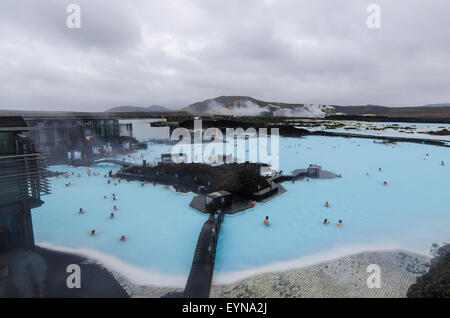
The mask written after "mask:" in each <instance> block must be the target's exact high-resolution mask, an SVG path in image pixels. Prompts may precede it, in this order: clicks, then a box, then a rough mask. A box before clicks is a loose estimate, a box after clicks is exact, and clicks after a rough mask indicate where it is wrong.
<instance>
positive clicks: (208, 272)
mask: <svg viewBox="0 0 450 318" xmlns="http://www.w3.org/2000/svg"><path fill="white" fill-rule="evenodd" d="M223 218H224V214H223V213H219V214H214V213H212V214H211V215H210V216H209V218H208V220H207V221H206V222H205V224H203V227H202V230H201V231H200V235H199V237H198V241H197V247H196V248H195V254H194V260H193V261H192V267H191V271H190V273H189V278H188V281H187V283H186V288H185V289H184V293H183V296H184V297H187V298H207V297H209V292H210V290H211V282H212V277H213V273H214V263H215V259H216V249H217V241H218V238H219V233H220V228H221V226H222V222H223Z"/></svg>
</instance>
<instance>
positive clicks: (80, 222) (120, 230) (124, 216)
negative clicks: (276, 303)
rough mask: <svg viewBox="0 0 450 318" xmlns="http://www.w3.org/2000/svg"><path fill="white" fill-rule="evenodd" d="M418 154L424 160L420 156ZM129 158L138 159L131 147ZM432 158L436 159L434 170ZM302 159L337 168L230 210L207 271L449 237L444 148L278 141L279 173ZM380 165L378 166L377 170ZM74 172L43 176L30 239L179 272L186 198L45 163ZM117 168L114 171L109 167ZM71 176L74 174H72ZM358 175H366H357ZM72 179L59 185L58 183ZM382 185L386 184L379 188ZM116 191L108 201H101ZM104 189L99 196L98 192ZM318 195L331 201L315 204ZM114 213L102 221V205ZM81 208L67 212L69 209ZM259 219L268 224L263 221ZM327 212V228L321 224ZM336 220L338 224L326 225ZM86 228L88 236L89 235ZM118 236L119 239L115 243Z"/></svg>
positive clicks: (193, 223) (185, 248)
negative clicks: (48, 188) (46, 191)
mask: <svg viewBox="0 0 450 318" xmlns="http://www.w3.org/2000/svg"><path fill="white" fill-rule="evenodd" d="M168 150H170V146H167V145H166V146H164V145H158V144H152V145H150V147H149V149H148V150H147V151H141V153H143V155H144V156H148V157H152V158H157V156H158V154H160V153H166V152H168ZM427 154H428V156H427ZM136 156H140V153H139V154H137V155H136ZM441 160H443V161H445V162H446V165H445V166H443V167H442V166H441V165H440V162H441ZM310 163H314V164H319V165H321V166H322V167H323V169H326V170H329V171H332V172H335V173H338V174H342V178H337V179H333V180H311V181H310V182H306V181H297V182H295V183H284V184H283V186H284V187H285V188H286V189H287V192H286V193H285V194H283V195H281V196H279V197H277V198H276V199H274V200H272V201H270V202H267V203H261V204H257V206H256V208H254V209H252V210H249V211H247V212H244V213H241V214H238V215H236V216H227V217H226V218H225V220H224V223H223V227H222V231H221V233H220V237H219V243H218V250H217V256H216V270H215V275H219V276H220V275H226V274H230V273H235V272H240V271H244V270H251V269H253V268H258V267H263V266H268V265H271V264H274V263H279V262H285V261H291V260H294V259H302V258H305V257H309V256H313V255H317V254H321V253H326V252H327V251H330V250H334V249H339V248H344V247H345V248H351V247H353V246H366V245H367V246H377V247H380V246H381V247H382V246H392V245H394V246H400V247H404V248H407V249H410V250H413V251H417V252H425V251H426V249H427V248H428V247H429V246H430V244H431V243H433V242H441V241H444V240H448V239H449V238H450V196H449V195H448V192H449V189H450V150H449V149H448V148H443V147H436V146H429V145H421V144H409V143H398V144H397V145H395V146H386V145H382V144H375V143H373V141H372V140H370V139H346V138H329V137H319V136H315V137H308V138H302V139H298V138H280V169H282V170H283V171H284V172H285V173H288V172H290V171H291V170H294V169H299V168H306V167H307V166H308V165H309V164H310ZM378 168H382V171H381V172H380V171H378ZM52 169H53V170H55V171H74V172H75V176H71V177H70V178H69V179H66V178H62V177H60V178H58V179H56V178H52V194H51V195H50V196H47V197H44V200H45V204H44V205H43V206H42V207H41V208H38V209H34V210H33V222H34V229H35V237H36V241H37V242H38V243H42V242H47V243H50V244H52V245H54V246H62V247H69V248H85V249H90V250H94V251H98V252H101V253H104V254H107V255H113V256H116V257H117V258H119V259H120V260H122V261H124V262H125V263H127V264H130V265H133V266H136V267H139V268H141V269H144V270H149V271H153V272H158V273H161V274H166V275H180V276H183V277H187V275H188V273H189V270H190V265H191V262H192V257H193V254H194V250H195V245H196V241H197V238H198V234H199V231H200V229H201V227H202V225H203V222H204V221H205V220H206V218H207V217H206V216H205V215H203V214H200V213H198V212H196V211H195V210H193V209H191V208H190V207H189V202H190V200H191V199H192V197H193V194H177V193H175V192H174V191H172V190H170V191H168V190H165V189H164V188H163V187H162V186H156V187H155V186H153V185H148V184H147V185H145V186H144V187H141V184H140V183H138V182H129V183H127V182H124V181H122V182H121V183H120V184H118V185H117V186H114V184H111V185H107V184H106V180H107V178H104V174H107V171H109V169H110V167H96V168H94V169H93V172H99V173H100V176H90V177H88V176H87V173H86V168H67V167H65V166H64V167H61V166H56V167H52ZM114 169H117V168H114ZM77 173H81V175H82V176H81V177H76V174H77ZM366 173H369V175H368V176H367V175H366ZM69 181H70V182H71V183H72V184H73V185H72V186H71V187H69V188H66V187H65V184H66V183H67V182H69ZM383 181H387V182H388V186H383V185H382V183H383ZM112 193H115V194H116V197H117V198H118V200H117V201H113V200H112V199H111V195H112ZM104 195H107V196H108V198H107V199H103V196H104ZM326 201H328V202H329V203H330V204H331V206H330V207H329V208H325V207H324V203H325V202H326ZM114 205H117V206H118V208H119V210H118V211H117V212H114V213H115V215H116V217H115V218H114V219H112V220H111V219H109V218H108V216H109V214H110V213H111V212H113V210H112V208H113V206H114ZM80 207H81V208H83V209H84V210H86V213H85V214H82V215H79V214H78V213H77V211H78V209H79V208H80ZM265 216H269V218H270V222H271V226H270V227H268V228H267V227H265V226H263V220H264V218H265ZM324 218H327V219H328V220H329V221H330V224H329V225H323V224H322V221H323V219H324ZM338 220H342V221H343V223H344V226H343V227H342V228H338V227H337V226H336V224H337V222H338ZM92 229H95V230H96V232H97V233H98V235H97V236H96V237H91V236H89V235H88V233H89V231H90V230H92ZM121 235H126V236H127V238H128V241H127V242H125V243H123V242H120V241H119V240H118V239H119V237H120V236H121Z"/></svg>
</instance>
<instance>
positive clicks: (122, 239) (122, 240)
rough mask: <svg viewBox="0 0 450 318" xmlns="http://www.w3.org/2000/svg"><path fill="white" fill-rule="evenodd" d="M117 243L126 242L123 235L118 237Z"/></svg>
mask: <svg viewBox="0 0 450 318" xmlns="http://www.w3.org/2000/svg"><path fill="white" fill-rule="evenodd" d="M119 241H121V242H126V241H127V238H126V237H125V235H122V236H121V237H120V239H119Z"/></svg>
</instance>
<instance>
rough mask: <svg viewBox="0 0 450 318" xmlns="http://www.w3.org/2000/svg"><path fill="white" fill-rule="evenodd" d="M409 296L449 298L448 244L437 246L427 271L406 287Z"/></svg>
mask: <svg viewBox="0 0 450 318" xmlns="http://www.w3.org/2000/svg"><path fill="white" fill-rule="evenodd" d="M408 297H409V298H430V297H432V298H450V244H447V245H444V246H442V247H441V248H439V249H438V250H437V251H436V253H435V257H434V258H433V259H431V265H430V270H429V272H428V273H426V274H424V275H423V276H421V277H418V278H417V283H415V284H414V285H412V286H411V287H410V288H409V289H408Z"/></svg>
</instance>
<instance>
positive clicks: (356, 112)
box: [334, 105, 450, 119]
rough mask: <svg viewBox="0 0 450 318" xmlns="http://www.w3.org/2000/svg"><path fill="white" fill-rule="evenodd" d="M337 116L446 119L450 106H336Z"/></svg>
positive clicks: (448, 116) (449, 113)
mask: <svg viewBox="0 0 450 318" xmlns="http://www.w3.org/2000/svg"><path fill="white" fill-rule="evenodd" d="M334 109H335V111H336V115H350V116H384V117H396V118H424V119H445V118H450V106H445V105H443V106H439V107H436V106H434V107H431V106H412V107H386V106H377V105H366V106H334Z"/></svg>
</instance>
